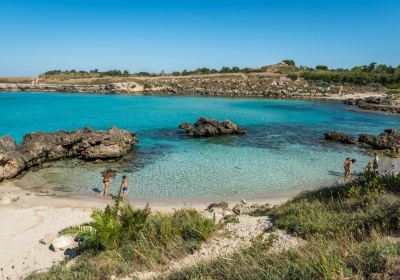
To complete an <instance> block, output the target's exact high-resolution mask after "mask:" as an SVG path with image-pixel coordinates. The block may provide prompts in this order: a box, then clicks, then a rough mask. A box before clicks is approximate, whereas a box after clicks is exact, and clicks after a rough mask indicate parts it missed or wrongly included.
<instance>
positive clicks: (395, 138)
mask: <svg viewBox="0 0 400 280" xmlns="http://www.w3.org/2000/svg"><path fill="white" fill-rule="evenodd" d="M325 140H327V141H332V142H337V143H341V144H347V145H354V144H356V140H355V138H354V137H353V136H351V135H347V134H345V133H343V132H339V131H329V132H326V133H325ZM358 143H360V144H361V145H362V146H363V147H366V148H370V149H373V150H380V151H384V152H386V153H387V154H388V155H390V156H392V157H399V156H400V131H398V130H396V129H394V128H388V129H385V131H384V132H383V133H381V134H379V135H378V136H374V135H370V134H360V135H359V137H358Z"/></svg>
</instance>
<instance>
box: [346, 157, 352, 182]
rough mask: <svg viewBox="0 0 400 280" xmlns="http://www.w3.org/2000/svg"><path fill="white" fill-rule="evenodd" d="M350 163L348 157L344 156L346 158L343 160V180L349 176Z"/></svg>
mask: <svg viewBox="0 0 400 280" xmlns="http://www.w3.org/2000/svg"><path fill="white" fill-rule="evenodd" d="M351 163H352V161H351V159H350V158H346V160H345V161H344V180H345V181H346V180H347V179H349V177H350V171H351Z"/></svg>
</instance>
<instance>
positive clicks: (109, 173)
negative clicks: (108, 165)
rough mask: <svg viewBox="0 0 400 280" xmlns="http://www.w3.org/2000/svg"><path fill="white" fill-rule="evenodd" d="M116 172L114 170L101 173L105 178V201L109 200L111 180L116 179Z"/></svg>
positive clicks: (103, 192) (103, 193)
mask: <svg viewBox="0 0 400 280" xmlns="http://www.w3.org/2000/svg"><path fill="white" fill-rule="evenodd" d="M115 174H116V171H114V170H112V169H108V170H105V171H103V172H101V175H102V176H103V191H102V193H101V194H102V195H103V198H104V200H106V199H107V198H108V192H109V191H110V182H111V178H115Z"/></svg>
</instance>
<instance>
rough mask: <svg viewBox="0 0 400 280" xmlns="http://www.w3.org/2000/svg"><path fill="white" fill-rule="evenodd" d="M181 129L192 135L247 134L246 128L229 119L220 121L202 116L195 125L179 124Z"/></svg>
mask: <svg viewBox="0 0 400 280" xmlns="http://www.w3.org/2000/svg"><path fill="white" fill-rule="evenodd" d="M179 128H180V129H183V130H185V131H186V134H188V135H190V136H192V137H210V136H219V135H239V134H245V133H246V130H245V129H244V128H241V127H238V126H237V125H236V124H234V123H233V122H231V121H229V120H225V121H222V122H220V121H218V120H214V119H207V118H204V117H200V118H198V119H197V121H196V123H195V124H194V125H192V124H190V123H183V124H181V125H180V126H179Z"/></svg>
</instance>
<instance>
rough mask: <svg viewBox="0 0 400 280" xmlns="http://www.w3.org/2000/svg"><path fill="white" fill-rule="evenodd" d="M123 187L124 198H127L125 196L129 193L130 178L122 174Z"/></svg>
mask: <svg viewBox="0 0 400 280" xmlns="http://www.w3.org/2000/svg"><path fill="white" fill-rule="evenodd" d="M121 188H122V198H123V199H125V197H126V196H127V195H128V192H129V186H128V178H127V177H126V176H125V175H124V176H122V182H121Z"/></svg>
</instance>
